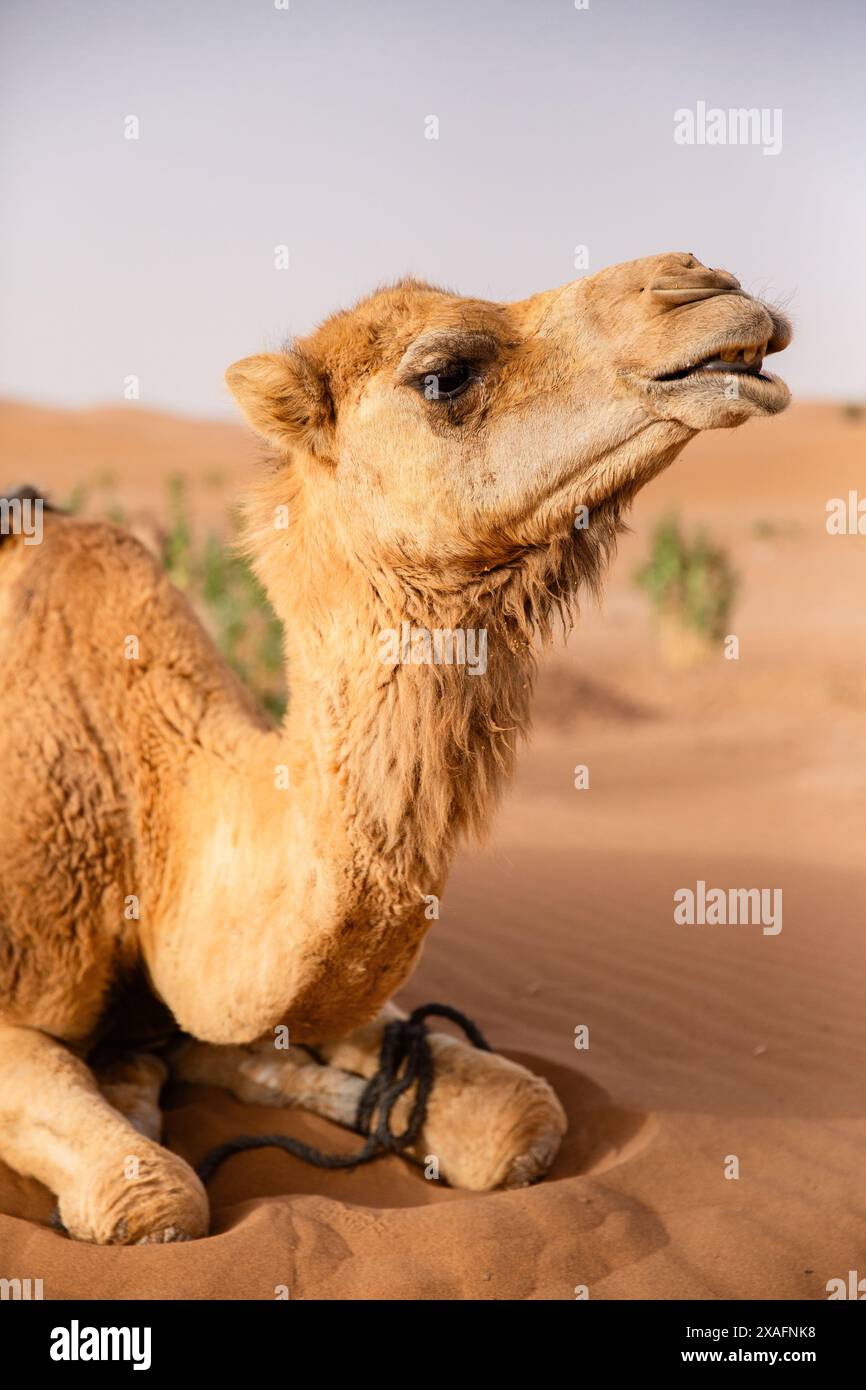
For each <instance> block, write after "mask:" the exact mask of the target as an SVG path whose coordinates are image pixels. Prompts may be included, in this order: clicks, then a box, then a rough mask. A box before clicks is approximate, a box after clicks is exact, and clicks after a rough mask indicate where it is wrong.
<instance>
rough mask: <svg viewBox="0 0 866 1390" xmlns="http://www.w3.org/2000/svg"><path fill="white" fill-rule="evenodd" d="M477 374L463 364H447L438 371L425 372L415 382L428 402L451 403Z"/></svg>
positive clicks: (466, 364)
mask: <svg viewBox="0 0 866 1390" xmlns="http://www.w3.org/2000/svg"><path fill="white" fill-rule="evenodd" d="M477 380H478V376H477V373H476V372H474V371H473V370H472V368H471V367H470V366H469V365H468V363H465V362H449V363H448V365H447V366H444V367H441V368H440V369H439V370H438V371H431V372H425V373H424V375H423V376H422V377H420V378H419V380H418V382H417V387H418V390H419V391H420V392H421V394H422V395H423V396H424V398H425V400H428V401H453V400H454V399H455V397H457V396H461V395H462V394H463V392H464V391H465V390H466V388H467V387H468V386H471V385H472V382H473V381H477Z"/></svg>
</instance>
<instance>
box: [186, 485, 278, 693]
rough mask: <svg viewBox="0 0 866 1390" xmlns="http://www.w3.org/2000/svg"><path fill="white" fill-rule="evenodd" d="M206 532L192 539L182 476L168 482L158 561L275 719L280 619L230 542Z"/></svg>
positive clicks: (233, 527)
mask: <svg viewBox="0 0 866 1390" xmlns="http://www.w3.org/2000/svg"><path fill="white" fill-rule="evenodd" d="M231 521H232V525H231V530H232V536H231V538H230V540H229V541H228V542H226V541H225V540H223V539H222V538H221V537H220V536H218V535H215V534H214V533H213V532H209V533H208V534H207V535H206V536H204V538H203V539H201V540H199V539H197V538H196V533H195V529H194V527H193V525H192V523H191V520H190V516H189V507H188V499H187V492H186V485H185V483H184V480H183V479H182V478H173V479H172V480H171V482H170V484H169V528H168V533H167V535H166V537H165V541H164V545H163V562H164V564H165V568H166V572H167V574H168V576H169V578H170V579H171V581H172V583H174V584H176V585H177V587H178V588H179V589H183V590H184V592H185V593H186V595H187V597H188V598H189V600H190V602H191V603H192V604H193V605H194V607H196V608H197V609H198V610H199V613H200V614H201V616H202V618H203V620H204V622H205V623H206V625H207V626H208V628H209V629H210V631H211V633H212V634H213V637H214V640H215V641H216V643H217V646H218V647H219V649H220V651H221V652H222V654H223V656H224V657H225V659H226V661H227V662H228V664H229V665H230V666H231V667H232V669H233V670H235V671H236V672H237V674H238V675H239V676H240V677H241V679H242V680H243V681H244V682H245V683H246V684H247V685H248V686H249V688H250V689H251V690H252V692H253V694H255V695H256V696H257V697H258V698H259V700H261V702H262V704H263V705H264V706H265V708H266V709H268V710H270V712H271V714H273V715H275V716H276V717H277V718H279V717H280V716H281V715H282V713H283V711H284V709H285V706H286V693H285V686H284V681H283V657H282V641H283V631H282V624H281V623H280V620H279V619H278V618H277V616H276V614H275V613H274V611H273V609H272V608H271V606H270V604H269V602H268V600H267V597H266V595H265V591H264V589H263V588H262V586H261V584H260V583H259V582H258V580H257V579H256V577H255V575H254V574H253V572H252V570H251V569H250V566H249V564H248V563H247V561H246V560H245V559H244V557H243V556H242V555H240V554H239V553H238V551H237V549H236V547H235V545H234V544H233V542H234V540H236V538H237V532H238V518H237V516H236V515H233V516H232V519H231Z"/></svg>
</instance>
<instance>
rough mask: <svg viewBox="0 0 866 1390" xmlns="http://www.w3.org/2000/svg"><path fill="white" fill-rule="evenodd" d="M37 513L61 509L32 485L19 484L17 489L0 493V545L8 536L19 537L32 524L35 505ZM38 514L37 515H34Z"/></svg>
mask: <svg viewBox="0 0 866 1390" xmlns="http://www.w3.org/2000/svg"><path fill="white" fill-rule="evenodd" d="M37 503H39V504H40V506H39V512H60V511H62V510H63V508H62V507H55V506H54V505H53V503H51V502H49V501H48V498H47V497H46V496H45V495H44V493H42V492H41V491H40V490H39V488H38V487H34V485H33V483H21V485H20V486H19V487H11V488H7V489H6V490H5V491H4V492H0V545H2V544H3V542H4V541H7V540H8V539H9V537H10V536H20V535H21V534H22V532H25V533H26V531H27V527H28V526H29V525H31V524H32V517H33V515H34V513H35V509H36V504H37ZM36 514H38V513H36Z"/></svg>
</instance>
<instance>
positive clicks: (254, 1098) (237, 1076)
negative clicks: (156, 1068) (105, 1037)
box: [169, 1038, 366, 1129]
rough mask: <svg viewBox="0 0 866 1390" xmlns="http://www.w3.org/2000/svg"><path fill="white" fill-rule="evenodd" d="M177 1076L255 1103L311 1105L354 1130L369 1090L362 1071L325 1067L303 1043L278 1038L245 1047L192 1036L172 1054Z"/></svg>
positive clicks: (308, 1107) (312, 1109)
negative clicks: (281, 1042)
mask: <svg viewBox="0 0 866 1390" xmlns="http://www.w3.org/2000/svg"><path fill="white" fill-rule="evenodd" d="M169 1066H170V1068H171V1074H172V1077H173V1078H174V1079H175V1080H177V1081H194V1082H198V1083H199V1084H200V1085H205V1086H219V1087H221V1088H222V1089H223V1090H224V1091H230V1092H231V1094H232V1095H233V1096H237V1098H238V1100H243V1101H246V1102H247V1103H248V1104H250V1105H279V1106H290V1107H297V1108H298V1109H300V1110H309V1111H310V1112H311V1113H312V1114H314V1115H321V1116H322V1117H323V1118H324V1119H326V1120H334V1121H335V1122H336V1123H337V1124H338V1125H345V1126H346V1127H347V1128H349V1129H351V1128H353V1126H354V1123H355V1116H356V1115H357V1113H358V1104H359V1102H360V1099H361V1096H362V1094H363V1092H364V1087H365V1084H366V1083H365V1081H364V1079H363V1077H361V1076H350V1075H349V1074H348V1072H345V1071H341V1070H339V1068H337V1067H328V1066H322V1065H321V1063H319V1062H317V1061H316V1060H315V1058H313V1057H311V1056H310V1054H309V1053H308V1052H306V1051H305V1050H304V1049H303V1048H301V1047H288V1048H277V1047H275V1046H274V1039H273V1038H263V1039H261V1040H260V1041H258V1042H255V1043H245V1044H243V1045H239V1046H233V1045H231V1044H226V1045H222V1044H219V1043H204V1042H198V1041H197V1040H196V1039H195V1038H186V1039H184V1041H183V1042H181V1043H180V1044H178V1046H177V1047H176V1048H174V1049H173V1051H172V1052H171V1054H170V1057H169Z"/></svg>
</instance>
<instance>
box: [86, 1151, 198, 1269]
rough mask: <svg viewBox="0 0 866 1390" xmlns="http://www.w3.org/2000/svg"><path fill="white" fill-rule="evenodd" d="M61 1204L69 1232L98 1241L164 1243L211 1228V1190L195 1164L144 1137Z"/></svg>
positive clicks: (104, 1162) (105, 1162) (103, 1162)
mask: <svg viewBox="0 0 866 1390" xmlns="http://www.w3.org/2000/svg"><path fill="white" fill-rule="evenodd" d="M58 1208H59V1213H60V1220H61V1221H62V1223H63V1225H64V1226H65V1228H66V1230H67V1231H68V1233H69V1235H70V1236H71V1237H72V1238H73V1239H74V1240H84V1241H90V1242H91V1243H92V1244H95V1245H162V1244H167V1243H169V1242H174V1241H182V1240H195V1239H196V1238H197V1237H198V1236H203V1235H206V1234H207V1228H208V1201H207V1195H206V1193H205V1190H204V1188H203V1186H202V1184H201V1182H200V1181H199V1179H198V1177H197V1176H196V1174H195V1173H194V1172H193V1170H192V1168H191V1167H190V1166H189V1164H188V1163H186V1162H185V1161H184V1160H183V1159H182V1158H179V1157H178V1155H177V1154H173V1153H171V1152H170V1151H169V1150H168V1149H163V1148H160V1146H159V1145H158V1144H154V1143H152V1142H151V1141H150V1140H147V1139H144V1138H143V1137H141V1138H139V1137H138V1136H136V1139H135V1141H134V1142H133V1143H132V1144H130V1145H127V1146H126V1149H125V1150H124V1151H121V1150H117V1151H113V1152H112V1153H111V1155H110V1156H108V1157H103V1158H100V1160H99V1162H98V1163H97V1164H94V1166H93V1167H92V1168H90V1170H89V1171H88V1173H87V1175H86V1177H84V1178H83V1179H82V1180H81V1181H80V1182H79V1183H77V1184H76V1185H75V1187H73V1188H72V1189H71V1190H69V1191H66V1192H62V1193H60V1194H59V1202H58Z"/></svg>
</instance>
